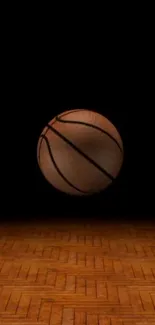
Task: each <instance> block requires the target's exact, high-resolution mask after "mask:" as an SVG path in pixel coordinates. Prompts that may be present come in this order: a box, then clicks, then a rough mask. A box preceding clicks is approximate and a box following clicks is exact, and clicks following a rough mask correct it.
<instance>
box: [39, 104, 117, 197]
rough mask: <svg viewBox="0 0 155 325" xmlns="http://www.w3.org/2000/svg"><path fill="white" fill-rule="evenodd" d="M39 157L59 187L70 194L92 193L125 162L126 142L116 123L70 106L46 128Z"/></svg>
mask: <svg viewBox="0 0 155 325" xmlns="http://www.w3.org/2000/svg"><path fill="white" fill-rule="evenodd" d="M37 160H38V164H39V167H40V169H41V171H42V173H43V175H44V177H45V178H46V180H47V181H48V182H49V183H50V184H52V185H53V186H54V187H55V188H56V189H58V190H60V191H62V192H65V193H68V194H71V195H90V194H93V193H95V192H100V191H102V190H104V189H105V188H107V187H108V186H109V185H110V184H111V183H112V182H113V181H114V180H115V179H116V177H117V176H118V174H119V172H120V169H121V166H122V163H123V142H122V139H121V136H120V134H119V132H118V131H117V129H116V127H115V126H114V125H113V124H112V123H111V122H110V121H109V120H108V119H107V118H106V117H104V116H103V115H101V114H99V113H97V112H94V111H91V110H88V109H76V110H69V111H66V112H64V113H61V114H60V115H58V116H56V117H55V118H53V119H52V120H51V121H50V122H49V123H48V124H47V126H45V128H44V129H43V131H42V133H41V135H40V137H39V140H38V145H37Z"/></svg>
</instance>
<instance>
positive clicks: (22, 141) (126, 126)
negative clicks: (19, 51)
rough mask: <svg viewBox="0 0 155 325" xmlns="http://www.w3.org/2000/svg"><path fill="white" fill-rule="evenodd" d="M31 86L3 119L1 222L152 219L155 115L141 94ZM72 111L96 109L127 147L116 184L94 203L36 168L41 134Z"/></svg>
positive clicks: (18, 91)
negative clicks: (154, 124) (55, 185)
mask: <svg viewBox="0 0 155 325" xmlns="http://www.w3.org/2000/svg"><path fill="white" fill-rule="evenodd" d="M26 80H27V82H26V83H24V85H22V86H21V85H19V81H18V82H17V85H18V87H14V86H13V88H12V89H13V91H12V92H11V91H10V94H9V96H10V98H9V99H11V101H10V100H9V101H8V103H13V105H12V109H11V110H10V111H9V112H8V111H6V112H5V113H6V114H4V115H5V117H3V126H4V131H3V132H4V133H3V139H4V141H3V145H4V150H3V156H2V162H3V169H2V170H1V179H2V189H3V190H2V195H1V218H2V219H4V220H17V219H20V220H33V219H34V218H35V219H37V220H45V219H46V218H48V219H49V218H50V219H52V220H56V219H57V218H58V217H59V218H63V219H65V218H66V219H67V218H70V219H72V220H74V219H76V220H77V219H78V220H81V219H83V218H85V219H90V218H91V219H96V218H100V219H107V220H109V218H111V219H113V218H114V219H116V220H117V219H119V218H123V220H126V219H131V218H132V219H139V220H142V219H143V220H144V219H148V218H153V212H154V202H153V200H154V199H153V190H152V186H153V177H154V175H153V169H152V161H153V151H154V140H153V138H152V137H151V133H150V130H151V132H152V129H151V125H152V124H151V123H152V115H150V111H149V110H147V107H146V106H145V105H146V104H145V103H144V101H143V100H142V98H141V99H139V98H140V97H139V93H137V96H136V97H135V96H134V95H135V94H134V93H133V92H134V91H133V92H132V91H131V90H130V91H128V92H126V93H125V88H124V89H123V88H122V90H121V91H120V90H119V91H118V87H117V90H116V89H115V90H113V89H114V88H110V89H109V87H108V85H106V87H104V86H103V87H100V88H98V86H96V85H95V83H93V84H92V85H90V86H89V84H87V82H86V81H85V82H83V84H80V83H79V79H78V81H76V83H75V84H74V83H72V82H68V81H66V83H65V81H64V80H63V81H62V82H60V83H56V84H55V83H54V80H52V83H53V84H51V83H48V82H46V83H45V84H44V83H43V81H42V82H41V84H40V83H39V82H37V81H35V82H34V81H32V80H30V79H26ZM35 80H36V79H35ZM87 80H88V79H87ZM33 82H34V83H33ZM85 83H86V85H85ZM49 84H51V87H50V86H49ZM142 95H143V92H142V91H141V97H142ZM138 101H139V102H138ZM73 108H88V109H93V110H96V111H97V112H100V113H102V114H103V115H105V116H106V117H108V118H109V119H110V120H111V121H112V122H113V123H114V125H115V126H116V127H117V129H118V130H119V132H120V134H121V136H122V139H123V143H124V164H123V167H122V170H121V173H120V175H119V177H118V178H117V180H116V182H115V183H114V184H113V185H111V186H110V187H109V188H108V189H107V190H105V191H103V192H101V193H100V194H95V195H93V196H91V197H73V196H69V195H66V194H64V193H61V192H59V191H57V190H56V189H54V188H53V187H52V186H51V185H50V184H49V183H48V182H47V181H46V180H45V179H44V177H43V175H42V174H41V172H40V169H39V167H38V164H37V159H36V148H37V141H38V138H39V135H40V133H41V131H42V129H43V128H44V126H45V125H46V124H47V123H48V122H49V121H50V120H51V119H52V118H53V117H54V116H55V115H57V114H59V113H61V112H63V111H65V110H68V109H73ZM4 135H5V136H4Z"/></svg>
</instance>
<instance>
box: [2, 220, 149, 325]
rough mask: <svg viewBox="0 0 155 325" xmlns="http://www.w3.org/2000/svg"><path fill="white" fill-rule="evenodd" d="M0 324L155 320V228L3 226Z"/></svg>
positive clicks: (125, 324)
mask: <svg viewBox="0 0 155 325" xmlns="http://www.w3.org/2000/svg"><path fill="white" fill-rule="evenodd" d="M0 324H5V325H7V324H8V325H15V324H18V325H19V324H20V325H37V324H39V325H47V324H49V325H131V324H135V325H142V324H143V325H147V324H149V325H155V227H154V226H152V225H146V224H145V225H142V224H139V225H138V224H137V225H133V224H121V223H120V224H118V223H116V224H115V223H113V224H112V223H111V224H107V223H106V224H104V223H103V224H96V225H95V224H73V223H70V224H69V223H67V224H66V225H65V224H64V223H63V224H60V223H58V224H52V223H51V224H50V223H49V224H37V223H36V224H35V223H34V224H29V225H28V224H27V225H26V224H22V225H11V224H10V225H7V224H6V225H3V226H2V225H1V226H0Z"/></svg>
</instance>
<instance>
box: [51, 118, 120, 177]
mask: <svg viewBox="0 0 155 325" xmlns="http://www.w3.org/2000/svg"><path fill="white" fill-rule="evenodd" d="M47 127H48V128H49V130H50V131H53V132H54V133H55V134H56V135H58V136H59V137H60V138H61V139H62V140H64V141H65V142H67V143H68V144H69V145H70V146H71V147H72V148H73V149H75V150H76V151H77V152H78V153H79V154H80V155H81V156H83V157H84V158H85V159H86V160H88V161H89V162H90V163H91V164H92V165H93V166H95V167H96V168H97V169H99V170H100V171H101V172H102V173H103V174H105V175H106V176H107V177H108V178H110V180H111V181H113V180H114V179H115V178H114V177H113V176H112V175H111V174H109V173H108V172H107V171H106V170H105V169H104V168H103V167H101V166H100V165H98V164H97V163H96V162H95V161H94V160H93V159H92V158H90V157H89V156H87V155H86V154H85V153H84V152H83V151H82V150H80V149H79V148H78V147H76V146H75V144H73V143H72V142H71V141H70V140H68V139H67V138H66V137H65V136H63V135H62V134H61V133H60V132H59V131H57V130H56V129H54V128H53V127H52V126H51V125H50V124H48V125H47Z"/></svg>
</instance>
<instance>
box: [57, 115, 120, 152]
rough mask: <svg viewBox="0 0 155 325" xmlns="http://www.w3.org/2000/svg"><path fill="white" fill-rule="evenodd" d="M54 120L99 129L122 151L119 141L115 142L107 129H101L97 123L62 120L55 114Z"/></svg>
mask: <svg viewBox="0 0 155 325" xmlns="http://www.w3.org/2000/svg"><path fill="white" fill-rule="evenodd" d="M56 121H58V122H62V123H70V124H81V125H85V126H90V127H92V128H94V129H96V130H98V131H101V132H102V133H104V134H106V135H107V136H108V137H109V138H110V139H111V140H113V141H114V142H115V143H116V145H117V146H118V148H119V149H120V151H121V152H122V153H123V150H122V148H121V146H120V145H119V143H118V142H117V140H116V139H115V138H114V137H113V136H112V135H111V134H109V133H108V132H107V131H105V130H103V129H101V128H100V127H99V126H97V125H93V124H91V123H87V122H82V121H73V120H72V121H71V120H62V119H60V118H59V116H56Z"/></svg>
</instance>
